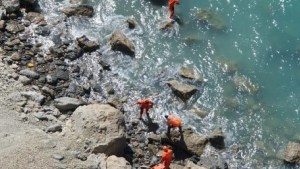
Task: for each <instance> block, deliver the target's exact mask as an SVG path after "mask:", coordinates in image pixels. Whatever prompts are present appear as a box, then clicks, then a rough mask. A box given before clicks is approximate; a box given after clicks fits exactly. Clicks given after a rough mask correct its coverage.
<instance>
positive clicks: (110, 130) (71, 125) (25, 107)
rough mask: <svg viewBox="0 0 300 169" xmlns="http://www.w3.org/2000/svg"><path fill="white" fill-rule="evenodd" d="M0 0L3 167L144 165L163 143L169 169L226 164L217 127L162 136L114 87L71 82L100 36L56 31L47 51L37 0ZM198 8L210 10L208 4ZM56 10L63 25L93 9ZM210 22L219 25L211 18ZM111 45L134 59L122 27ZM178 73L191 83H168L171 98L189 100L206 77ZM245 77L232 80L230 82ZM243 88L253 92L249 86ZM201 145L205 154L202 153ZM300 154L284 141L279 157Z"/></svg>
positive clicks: (48, 28)
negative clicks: (131, 116) (132, 116)
mask: <svg viewBox="0 0 300 169" xmlns="http://www.w3.org/2000/svg"><path fill="white" fill-rule="evenodd" d="M0 5H1V7H0V19H1V20H0V37H1V38H0V40H1V46H0V61H1V62H0V77H1V79H0V90H1V95H0V102H1V104H0V109H1V113H0V116H1V118H0V121H1V123H0V124H1V126H0V137H1V139H0V155H1V156H0V165H1V167H3V168H7V169H14V168H24V169H25V168H28V169H29V168H30V169H34V168H37V169H40V168H49V169H50V168H60V169H63V168H66V169H67V168H90V169H100V168H101V169H127V168H128V169H129V168H135V169H136V168H144V169H147V168H150V166H151V165H152V164H155V162H157V160H158V159H159V156H160V154H161V150H162V146H163V145H168V146H169V147H170V148H172V149H173V150H174V153H175V156H174V160H173V161H172V164H171V168H172V169H181V168H182V169H183V168H184V169H188V168H193V169H197V168H199V169H205V168H207V169H208V168H222V169H223V168H224V169H225V168H228V164H227V162H226V159H222V157H221V156H218V154H220V153H222V152H223V151H224V150H225V149H226V148H227V147H226V145H225V141H224V139H225V138H224V134H223V131H222V129H220V128H216V129H215V130H214V131H211V133H210V134H208V135H202V134H199V133H195V132H194V131H193V130H192V129H191V128H188V126H184V129H183V133H182V135H180V133H179V131H177V130H174V131H172V132H171V135H170V136H167V135H166V134H165V133H164V132H163V133H157V130H158V128H159V126H160V125H161V124H157V123H156V122H155V121H149V120H146V119H145V120H141V121H139V120H132V121H127V120H126V117H125V115H124V112H125V111H126V110H124V108H123V104H124V103H126V100H127V99H126V98H119V97H118V95H117V94H116V92H115V90H114V88H112V87H107V88H106V89H103V88H102V87H101V86H99V85H98V84H93V83H89V82H87V83H85V84H77V83H74V81H76V79H79V78H80V77H85V78H87V79H93V74H87V73H86V72H85V70H84V68H82V67H80V66H78V65H70V64H69V62H70V61H74V60H76V59H79V58H81V57H83V56H84V55H89V54H91V53H94V54H96V55H98V56H99V57H101V55H102V54H101V53H100V52H98V49H99V48H100V46H101V44H99V42H97V41H93V40H90V39H89V38H88V37H87V36H85V35H82V36H81V37H78V38H73V37H72V36H70V35H69V34H68V33H67V31H65V34H60V35H59V36H57V37H56V36H54V37H56V38H55V39H53V42H54V45H53V46H51V47H50V48H48V49H47V48H45V46H44V44H43V43H42V42H41V40H40V38H41V37H48V36H50V35H52V34H51V33H52V30H53V28H54V27H55V26H56V25H53V24H48V23H47V21H46V19H45V16H44V15H43V14H42V13H41V11H40V9H39V3H38V0H2V1H1V4H0ZM199 13H204V14H205V15H207V16H210V15H211V14H209V11H207V10H202V11H200V12H199ZM61 15H62V20H61V23H58V24H65V25H68V23H67V20H68V17H86V18H88V17H91V16H93V15H94V9H93V7H91V6H87V5H76V4H75V5H74V6H69V7H66V8H65V9H63V10H62V11H61ZM214 17H215V16H214ZM214 17H212V18H214ZM206 18H207V17H206ZM204 19H205V17H202V20H204ZM126 23H127V24H128V29H134V28H135V24H136V21H134V20H132V19H128V20H127V21H126ZM208 23H210V25H211V26H214V27H216V29H224V26H222V25H218V23H216V22H213V21H211V22H208ZM109 44H110V46H111V50H112V51H114V52H116V53H117V54H119V53H123V54H125V55H129V56H130V57H132V58H133V59H134V56H135V52H136V51H135V50H136V49H135V47H134V44H133V42H132V41H131V40H130V39H128V38H127V37H126V35H124V34H123V33H122V32H119V31H116V32H114V33H113V34H112V35H111V37H110V39H109ZM99 65H101V70H99V74H100V75H101V74H105V73H107V72H110V71H111V65H110V64H108V63H106V62H105V61H104V60H103V61H102V60H101V61H100V62H99ZM179 75H180V78H184V79H189V80H191V81H192V83H194V84H183V83H182V82H180V81H177V80H170V81H168V82H166V85H168V86H169V87H170V88H171V90H172V91H173V92H174V97H179V98H180V99H181V100H182V101H187V100H189V99H190V98H191V97H192V96H193V95H194V94H196V93H197V92H199V90H198V89H197V85H199V84H201V85H203V83H205V80H204V79H203V78H202V77H201V76H198V75H197V74H196V73H195V71H194V70H193V69H190V68H186V67H183V68H182V69H181V71H180V72H179ZM111 78H114V77H113V76H112V77H111ZM243 82H244V81H243V79H236V83H243ZM244 83H246V82H244ZM244 83H243V84H244ZM243 84H242V85H240V86H243ZM247 89H251V91H249V92H256V91H257V88H256V86H255V85H252V84H248V87H247ZM103 90H105V91H103ZM92 92H98V93H105V94H107V95H108V96H109V99H107V100H106V101H103V102H102V101H98V100H93V99H90V95H91V93H92ZM195 111H196V112H199V111H197V110H195ZM202 114H203V113H202ZM204 116H205V115H204ZM207 151H209V152H210V153H211V155H206V156H205V157H203V156H202V155H203V154H205V152H207ZM299 152H300V148H299V144H297V143H289V145H288V148H287V151H286V157H285V161H286V162H288V163H299V162H300V153H299Z"/></svg>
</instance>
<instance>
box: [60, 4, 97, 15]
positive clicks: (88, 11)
mask: <svg viewBox="0 0 300 169" xmlns="http://www.w3.org/2000/svg"><path fill="white" fill-rule="evenodd" d="M62 12H63V13H64V14H65V15H67V16H68V17H70V16H80V15H81V16H88V17H92V16H93V14H94V9H93V7H92V6H89V5H78V6H71V7H66V8H64V9H63V10H62Z"/></svg>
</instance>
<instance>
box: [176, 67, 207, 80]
mask: <svg viewBox="0 0 300 169" xmlns="http://www.w3.org/2000/svg"><path fill="white" fill-rule="evenodd" d="M179 74H180V76H181V77H183V78H187V79H192V80H199V81H203V78H201V77H199V76H197V75H196V73H195V71H194V69H192V68H188V67H182V68H181V69H180V72H179Z"/></svg>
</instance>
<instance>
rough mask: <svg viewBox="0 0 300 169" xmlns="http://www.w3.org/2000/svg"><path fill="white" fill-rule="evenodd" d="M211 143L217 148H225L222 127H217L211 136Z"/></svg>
mask: <svg viewBox="0 0 300 169" xmlns="http://www.w3.org/2000/svg"><path fill="white" fill-rule="evenodd" d="M208 140H209V142H210V145H211V146H213V147H215V148H217V149H224V148H225V141H224V140H225V136H224V134H223V131H222V129H221V128H217V129H215V130H214V131H213V132H212V133H211V134H210V136H209V139H208Z"/></svg>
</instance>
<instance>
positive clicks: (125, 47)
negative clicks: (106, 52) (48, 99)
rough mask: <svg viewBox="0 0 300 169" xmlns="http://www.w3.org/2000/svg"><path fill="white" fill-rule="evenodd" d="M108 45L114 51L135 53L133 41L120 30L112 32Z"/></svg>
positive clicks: (131, 54)
mask: <svg viewBox="0 0 300 169" xmlns="http://www.w3.org/2000/svg"><path fill="white" fill-rule="evenodd" d="M110 45H111V49H112V50H114V51H120V52H122V53H124V54H126V55H130V56H134V54H135V47H134V45H133V43H132V42H131V41H130V40H129V39H128V38H127V37H126V36H125V35H124V34H123V33H122V32H119V31H116V32H113V33H112V36H111V38H110Z"/></svg>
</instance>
